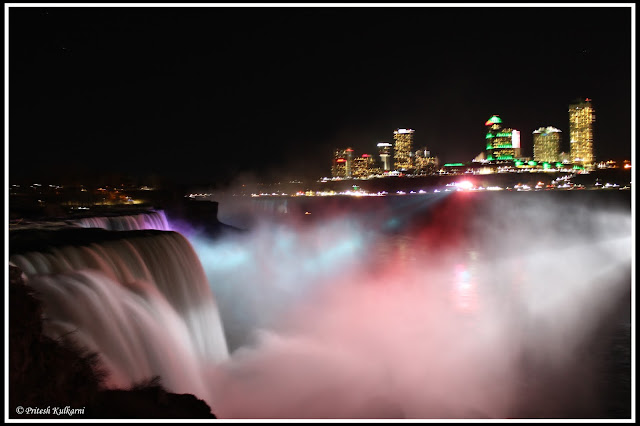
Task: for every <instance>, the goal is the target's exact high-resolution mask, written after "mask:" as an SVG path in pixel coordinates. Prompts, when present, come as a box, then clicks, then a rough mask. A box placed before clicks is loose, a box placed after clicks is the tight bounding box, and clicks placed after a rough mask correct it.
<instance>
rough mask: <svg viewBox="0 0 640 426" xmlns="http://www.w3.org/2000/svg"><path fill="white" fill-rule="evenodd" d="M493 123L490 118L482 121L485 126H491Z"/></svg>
mask: <svg viewBox="0 0 640 426" xmlns="http://www.w3.org/2000/svg"><path fill="white" fill-rule="evenodd" d="M492 124H493V123H492V122H491V121H490V120H487V122H486V123H484V125H485V126H491V125H492Z"/></svg>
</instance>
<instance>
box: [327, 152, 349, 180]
mask: <svg viewBox="0 0 640 426" xmlns="http://www.w3.org/2000/svg"><path fill="white" fill-rule="evenodd" d="M352 164H353V149H351V148H347V149H335V150H334V151H333V164H332V166H331V177H334V178H342V179H347V178H350V177H351V175H352V172H351V167H352Z"/></svg>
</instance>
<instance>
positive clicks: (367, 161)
mask: <svg viewBox="0 0 640 426" xmlns="http://www.w3.org/2000/svg"><path fill="white" fill-rule="evenodd" d="M375 163H376V162H375V160H374V158H373V157H372V156H371V155H369V154H362V155H361V156H360V157H356V158H354V160H353V166H352V169H351V172H352V175H353V177H354V178H367V177H369V176H371V175H372V174H374V173H375V171H376V170H375V169H376V167H375ZM378 171H379V169H378Z"/></svg>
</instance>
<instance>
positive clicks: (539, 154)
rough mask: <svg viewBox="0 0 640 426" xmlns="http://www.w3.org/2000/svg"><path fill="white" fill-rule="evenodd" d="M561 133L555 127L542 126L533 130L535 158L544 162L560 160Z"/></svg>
mask: <svg viewBox="0 0 640 426" xmlns="http://www.w3.org/2000/svg"><path fill="white" fill-rule="evenodd" d="M560 133H562V132H561V131H560V130H559V129H556V128H555V127H551V126H548V127H540V128H539V129H538V130H535V131H534V132H533V159H534V160H535V161H537V162H542V163H555V162H559V161H560Z"/></svg>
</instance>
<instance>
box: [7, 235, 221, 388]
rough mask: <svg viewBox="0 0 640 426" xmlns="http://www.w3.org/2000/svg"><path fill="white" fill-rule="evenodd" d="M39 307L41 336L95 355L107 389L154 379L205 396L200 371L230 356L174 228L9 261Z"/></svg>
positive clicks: (210, 301) (199, 272)
mask: <svg viewBox="0 0 640 426" xmlns="http://www.w3.org/2000/svg"><path fill="white" fill-rule="evenodd" d="M10 260H11V262H13V263H14V264H16V265H17V266H19V267H20V268H21V269H22V270H23V271H24V272H25V274H26V276H27V280H28V284H29V285H30V286H31V287H33V288H34V289H36V291H37V294H38V297H39V298H41V299H42V301H43V304H44V314H45V316H46V320H45V322H44V326H45V330H46V333H47V334H48V335H49V336H51V337H53V338H60V337H63V338H70V339H73V340H75V341H76V342H77V343H79V344H80V345H81V346H84V347H87V348H89V349H90V350H92V351H95V352H97V353H98V354H99V355H100V357H101V359H102V361H103V362H104V364H105V366H106V367H107V369H108V371H109V372H110V377H109V378H108V386H109V387H128V386H130V385H132V384H134V383H137V382H140V381H143V380H147V379H150V378H151V377H153V376H156V375H158V376H160V377H161V380H162V383H163V384H164V385H165V386H166V388H167V389H169V390H170V391H172V392H177V393H192V394H196V395H198V396H199V397H200V398H203V399H208V398H207V395H208V393H207V392H208V390H207V388H206V387H205V386H204V384H203V383H202V378H203V376H202V372H203V371H206V370H207V369H209V368H211V367H213V366H214V365H216V364H218V363H220V362H223V361H225V360H226V359H227V358H228V350H227V345H226V341H225V338H224V333H223V329H222V324H221V321H220V316H219V313H218V307H217V304H216V300H215V298H214V296H213V294H212V292H211V289H210V287H209V283H208V281H207V278H206V276H205V275H204V271H203V269H202V265H201V264H200V262H199V260H198V257H197V256H196V254H195V252H194V251H193V248H192V247H191V245H190V243H189V242H188V241H187V240H186V239H185V238H184V237H183V236H182V235H180V234H178V233H176V232H165V233H162V234H158V235H144V236H141V237H138V238H128V239H126V240H117V241H107V242H102V243H94V244H91V245H89V246H86V247H74V246H66V247H61V248H54V249H51V250H50V252H30V253H25V254H22V255H14V256H12V257H11V259H10Z"/></svg>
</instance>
